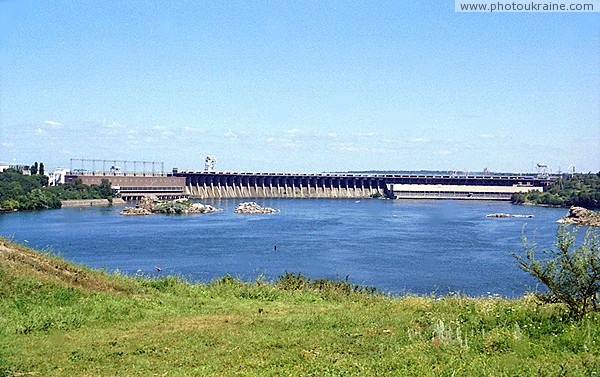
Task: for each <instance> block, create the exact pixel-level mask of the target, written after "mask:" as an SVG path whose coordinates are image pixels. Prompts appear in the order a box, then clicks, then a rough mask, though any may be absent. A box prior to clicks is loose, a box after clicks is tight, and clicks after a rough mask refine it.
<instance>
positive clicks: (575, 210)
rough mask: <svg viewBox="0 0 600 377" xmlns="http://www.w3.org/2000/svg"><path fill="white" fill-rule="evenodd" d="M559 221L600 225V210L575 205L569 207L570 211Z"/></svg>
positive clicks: (572, 223) (562, 222)
mask: <svg viewBox="0 0 600 377" xmlns="http://www.w3.org/2000/svg"><path fill="white" fill-rule="evenodd" d="M557 222H558V223H561V224H571V225H587V226H600V212H594V211H590V210H589V209H587V208H583V207H577V206H573V207H571V208H569V213H568V214H567V215H566V216H565V217H563V218H562V219H559V220H558V221H557Z"/></svg>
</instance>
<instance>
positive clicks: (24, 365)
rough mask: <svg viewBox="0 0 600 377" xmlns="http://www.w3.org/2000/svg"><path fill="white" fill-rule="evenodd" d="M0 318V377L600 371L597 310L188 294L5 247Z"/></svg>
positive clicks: (531, 302) (344, 295)
mask: <svg viewBox="0 0 600 377" xmlns="http://www.w3.org/2000/svg"><path fill="white" fill-rule="evenodd" d="M515 268H516V267H515ZM0 313H1V315H0V376H13V375H15V376H16V375H40V376H54V375H59V376H60V375H65V376H102V375H105V376H107V375H111V376H112V375H115V376H131V375H139V376H151V375H158V376H184V375H264V376H269V375H288V376H292V375H314V376H327V375H393V376H396V375H410V376H413V375H416V376H419V375H430V376H440V375H442V376H443V375H446V376H473V375H494V376H497V375H506V376H517V375H518V376H523V375H548V376H554V375H572V376H590V375H593V373H594V372H596V373H598V372H600V315H598V313H594V314H591V315H588V316H587V317H586V318H584V319H583V320H582V321H571V320H569V319H568V318H567V317H566V310H565V308H564V307H562V306H560V305H548V304H544V305H542V304H540V303H538V302H536V301H535V299H533V298H529V297H526V298H521V299H516V300H507V299H502V298H498V297H488V298H469V297H459V296H445V297H441V298H435V297H414V296H403V297H390V296H387V295H383V294H377V293H373V292H371V291H370V290H368V289H359V288H358V287H354V286H352V285H349V284H348V283H346V282H344V281H342V282H331V281H325V280H318V281H310V280H308V279H306V278H303V277H302V276H298V275H291V274H289V275H287V276H286V277H285V278H282V279H280V280H279V281H278V282H276V283H265V282H256V283H253V284H248V283H242V282H239V281H237V280H235V279H232V278H229V277H225V278H223V279H221V280H218V281H214V282H213V283H211V284H206V285H203V284H199V285H192V284H189V283H187V282H185V281H184V280H182V279H178V278H175V277H164V278H161V279H155V278H134V277H126V276H120V275H117V274H106V273H104V272H101V271H95V270H90V269H87V268H84V267H81V266H77V265H73V264H71V263H68V262H66V261H64V260H62V259H60V258H57V257H53V256H50V255H48V254H44V253H38V252H36V251H33V250H31V249H28V248H26V247H23V246H19V245H14V244H11V243H10V242H8V241H7V240H5V239H0Z"/></svg>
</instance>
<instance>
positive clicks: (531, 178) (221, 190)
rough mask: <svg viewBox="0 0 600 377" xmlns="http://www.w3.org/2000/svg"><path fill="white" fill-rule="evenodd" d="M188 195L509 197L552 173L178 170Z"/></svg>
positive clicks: (540, 188)
mask: <svg viewBox="0 0 600 377" xmlns="http://www.w3.org/2000/svg"><path fill="white" fill-rule="evenodd" d="M173 176H174V177H180V178H185V191H186V194H188V195H190V196H191V197H196V198H200V199H205V198H369V197H379V196H381V197H388V198H395V199H409V198H410V199H477V200H510V197H511V195H512V194H513V193H516V192H527V191H531V190H536V191H543V190H544V187H545V186H546V185H547V184H548V183H549V182H550V181H551V180H552V178H551V177H539V176H537V175H533V174H532V175H459V174H362V173H360V174H354V173H244V172H242V173H238V172H214V171H178V170H177V169H174V170H173Z"/></svg>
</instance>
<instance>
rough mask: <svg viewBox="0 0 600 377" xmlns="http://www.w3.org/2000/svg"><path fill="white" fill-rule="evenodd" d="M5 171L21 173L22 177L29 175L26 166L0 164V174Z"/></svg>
mask: <svg viewBox="0 0 600 377" xmlns="http://www.w3.org/2000/svg"><path fill="white" fill-rule="evenodd" d="M6 169H15V170H16V171H20V172H21V173H23V175H31V172H30V171H29V166H28V165H21V164H9V163H6V162H0V172H3V171H5V170H6Z"/></svg>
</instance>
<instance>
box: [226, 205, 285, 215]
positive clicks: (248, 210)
mask: <svg viewBox="0 0 600 377" xmlns="http://www.w3.org/2000/svg"><path fill="white" fill-rule="evenodd" d="M233 212H235V213H239V214H257V213H259V214H260V213H276V212H279V210H277V209H273V208H269V207H261V206H259V205H258V204H256V203H255V202H245V203H240V204H239V205H238V206H237V208H236V209H235V210H234V211H233Z"/></svg>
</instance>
